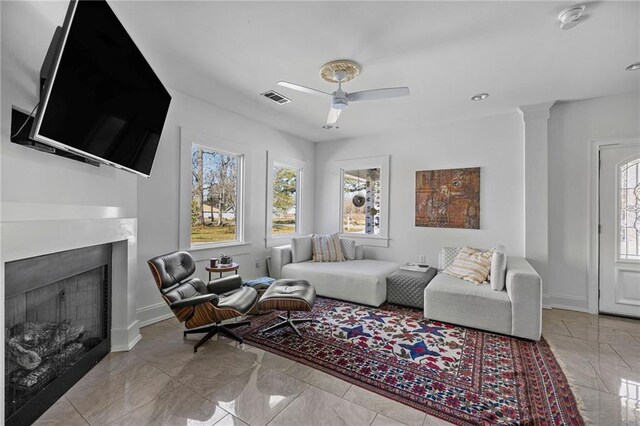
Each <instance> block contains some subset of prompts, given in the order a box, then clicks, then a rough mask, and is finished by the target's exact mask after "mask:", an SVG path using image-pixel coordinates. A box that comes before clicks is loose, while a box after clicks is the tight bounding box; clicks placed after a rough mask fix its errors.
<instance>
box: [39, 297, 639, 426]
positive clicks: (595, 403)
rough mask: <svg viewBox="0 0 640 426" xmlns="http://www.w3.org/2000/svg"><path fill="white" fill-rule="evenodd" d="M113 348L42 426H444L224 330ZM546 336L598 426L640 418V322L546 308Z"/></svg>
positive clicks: (150, 335) (155, 328)
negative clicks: (204, 338) (203, 340)
mask: <svg viewBox="0 0 640 426" xmlns="http://www.w3.org/2000/svg"><path fill="white" fill-rule="evenodd" d="M141 331H142V336H143V339H142V340H141V341H140V342H139V343H138V344H137V345H136V346H135V348H134V349H133V350H131V351H130V352H116V353H111V354H109V355H108V356H107V357H106V358H105V359H103V360H102V361H101V362H100V363H99V364H98V365H97V366H96V367H95V368H94V369H93V370H91V371H90V372H89V374H87V375H86V376H85V377H84V378H83V379H82V380H80V381H79V382H78V383H77V384H76V385H75V386H74V387H73V388H72V389H70V390H69V391H68V392H67V393H66V394H65V395H64V396H63V397H62V398H60V400H58V401H57V402H56V404H54V405H53V406H52V407H51V408H50V409H49V410H48V411H47V412H46V413H45V414H43V415H42V417H41V418H40V419H39V420H38V421H37V422H36V424H37V425H87V424H91V425H106V424H111V425H135V426H138V425H172V426H173V425H176V426H178V425H184V426H187V425H189V426H192V425H216V426H224V425H251V426H253V425H266V424H269V425H272V426H276V425H278V426H280V425H295V426H302V425H330V426H334V425H336V426H337V425H350V426H351V425H354V426H355V425H372V426H383V425H387V426H392V425H419V426H430V425H444V424H448V423H447V422H444V421H442V420H439V419H437V418H435V417H432V416H428V415H426V414H425V413H423V412H421V411H418V410H415V409H413V408H410V407H407V406H405V405H403V404H400V403H398V402H395V401H392V400H390V399H387V398H384V397H382V396H380V395H377V394H375V393H373V392H370V391H367V390H365V389H362V388H360V387H358V386H355V385H351V384H350V383H347V382H345V381H343V380H340V379H338V378H335V377H333V376H331V375H329V374H326V373H323V372H321V371H318V370H315V369H313V368H310V367H308V366H306V365H303V364H300V363H297V362H295V361H292V360H289V359H287V358H283V357H281V356H278V355H275V354H272V353H270V352H266V351H263V350H261V349H259V348H256V347H252V346H250V345H248V344H244V345H238V344H237V343H235V342H233V341H231V340H229V339H226V338H224V337H220V338H216V339H215V340H212V341H211V342H209V343H207V344H206V345H205V346H203V347H202V348H201V349H200V350H199V351H198V353H197V354H194V353H193V344H194V343H195V342H196V341H197V336H196V337H194V336H191V337H190V338H189V340H188V341H186V342H185V341H183V339H182V326H181V325H180V324H179V323H178V322H177V321H176V320H175V319H170V320H166V321H162V322H159V323H156V324H153V325H150V326H148V327H145V328H143V329H142V330H141ZM543 336H544V337H545V338H546V339H547V341H548V342H549V344H550V346H551V348H552V350H553V351H554V353H555V354H556V356H557V358H558V359H559V360H560V362H561V363H562V365H563V368H564V370H565V373H566V374H567V376H568V377H569V380H570V382H571V385H572V389H573V390H574V393H575V394H576V395H577V396H578V398H580V400H581V401H582V404H583V413H584V415H585V416H586V417H588V418H589V420H590V421H591V424H594V425H607V426H609V425H640V321H636V320H629V319H623V318H616V317H612V316H604V315H589V314H586V313H582V312H574V311H567V310H561V309H553V310H544V312H543Z"/></svg>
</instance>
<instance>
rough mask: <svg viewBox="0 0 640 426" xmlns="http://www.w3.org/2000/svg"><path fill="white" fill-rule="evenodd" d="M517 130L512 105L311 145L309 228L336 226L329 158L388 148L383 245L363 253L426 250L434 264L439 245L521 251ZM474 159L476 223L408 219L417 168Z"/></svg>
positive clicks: (400, 258) (385, 255)
mask: <svg viewBox="0 0 640 426" xmlns="http://www.w3.org/2000/svg"><path fill="white" fill-rule="evenodd" d="M523 152H524V134H523V124H522V118H521V117H520V115H519V114H518V113H517V112H515V110H514V112H513V113H507V114H502V115H496V116H489V117H482V118H477V119H472V120H466V121H460V122H454V123H446V124H441V125H437V126H430V127H424V128H420V129H413V130H408V131H405V132H398V133H395V134H386V135H374V136H366V137H360V138H355V139H346V140H339V141H335V142H327V143H319V144H317V145H316V206H322V209H321V212H322V213H318V214H316V221H315V231H316V232H337V231H338V230H339V218H338V211H339V200H340V196H341V192H340V188H339V185H340V184H339V182H340V177H339V173H338V167H337V166H336V165H335V161H337V160H345V159H352V158H361V157H372V156H378V155H390V156H391V166H390V169H391V170H390V211H389V238H390V242H389V248H367V256H368V257H375V258H379V259H388V260H394V261H397V262H407V261H418V258H419V256H420V255H423V254H424V255H426V257H427V262H429V263H430V264H433V265H436V264H437V263H436V262H437V256H438V251H439V250H440V248H441V247H443V246H459V245H465V244H468V245H471V246H475V247H486V248H491V247H494V246H496V245H498V244H504V245H505V246H506V249H507V252H508V253H509V255H514V256H522V255H523V254H524V171H523V165H524V157H523V155H524V154H523ZM462 167H481V182H480V229H479V230H464V229H445V228H425V227H416V226H415V225H414V223H415V222H414V219H415V214H414V211H415V172H416V171H417V170H434V169H450V168H462Z"/></svg>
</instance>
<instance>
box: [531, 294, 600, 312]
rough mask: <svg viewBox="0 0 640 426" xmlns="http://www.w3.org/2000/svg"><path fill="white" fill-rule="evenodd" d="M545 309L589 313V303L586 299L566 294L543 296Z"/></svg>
mask: <svg viewBox="0 0 640 426" xmlns="http://www.w3.org/2000/svg"><path fill="white" fill-rule="evenodd" d="M542 305H543V307H544V308H547V309H548V308H556V309H568V310H571V311H579V312H589V301H588V300H587V298H586V297H579V296H570V295H566V294H545V295H543V296H542Z"/></svg>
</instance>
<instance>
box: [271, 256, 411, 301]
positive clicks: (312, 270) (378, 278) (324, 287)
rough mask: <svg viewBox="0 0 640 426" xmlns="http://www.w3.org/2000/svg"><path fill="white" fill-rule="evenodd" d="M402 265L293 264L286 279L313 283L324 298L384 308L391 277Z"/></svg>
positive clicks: (356, 262) (285, 271)
mask: <svg viewBox="0 0 640 426" xmlns="http://www.w3.org/2000/svg"><path fill="white" fill-rule="evenodd" d="M398 267H399V265H398V264H397V263H394V262H386V261H383V260H371V259H364V260H348V261H346V262H322V263H321V262H302V263H289V264H288V265H285V266H284V267H283V268H282V278H294V279H303V280H307V281H309V283H311V284H312V285H313V286H314V287H315V288H316V292H317V294H318V295H320V296H326V297H332V298H334V299H341V300H346V301H349V302H355V303H363V304H365V305H370V306H380V305H381V304H382V303H383V302H384V301H385V300H386V299H387V276H389V275H391V274H392V273H393V272H395V271H397V270H398Z"/></svg>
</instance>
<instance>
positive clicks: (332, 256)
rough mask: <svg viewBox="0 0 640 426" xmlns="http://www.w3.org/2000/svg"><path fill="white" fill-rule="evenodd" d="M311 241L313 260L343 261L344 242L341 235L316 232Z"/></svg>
mask: <svg viewBox="0 0 640 426" xmlns="http://www.w3.org/2000/svg"><path fill="white" fill-rule="evenodd" d="M311 241H312V242H313V261H314V262H343V261H344V255H343V254H342V244H341V243H340V237H339V236H338V234H337V233H335V234H327V235H324V234H314V235H313V237H312V239H311Z"/></svg>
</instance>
